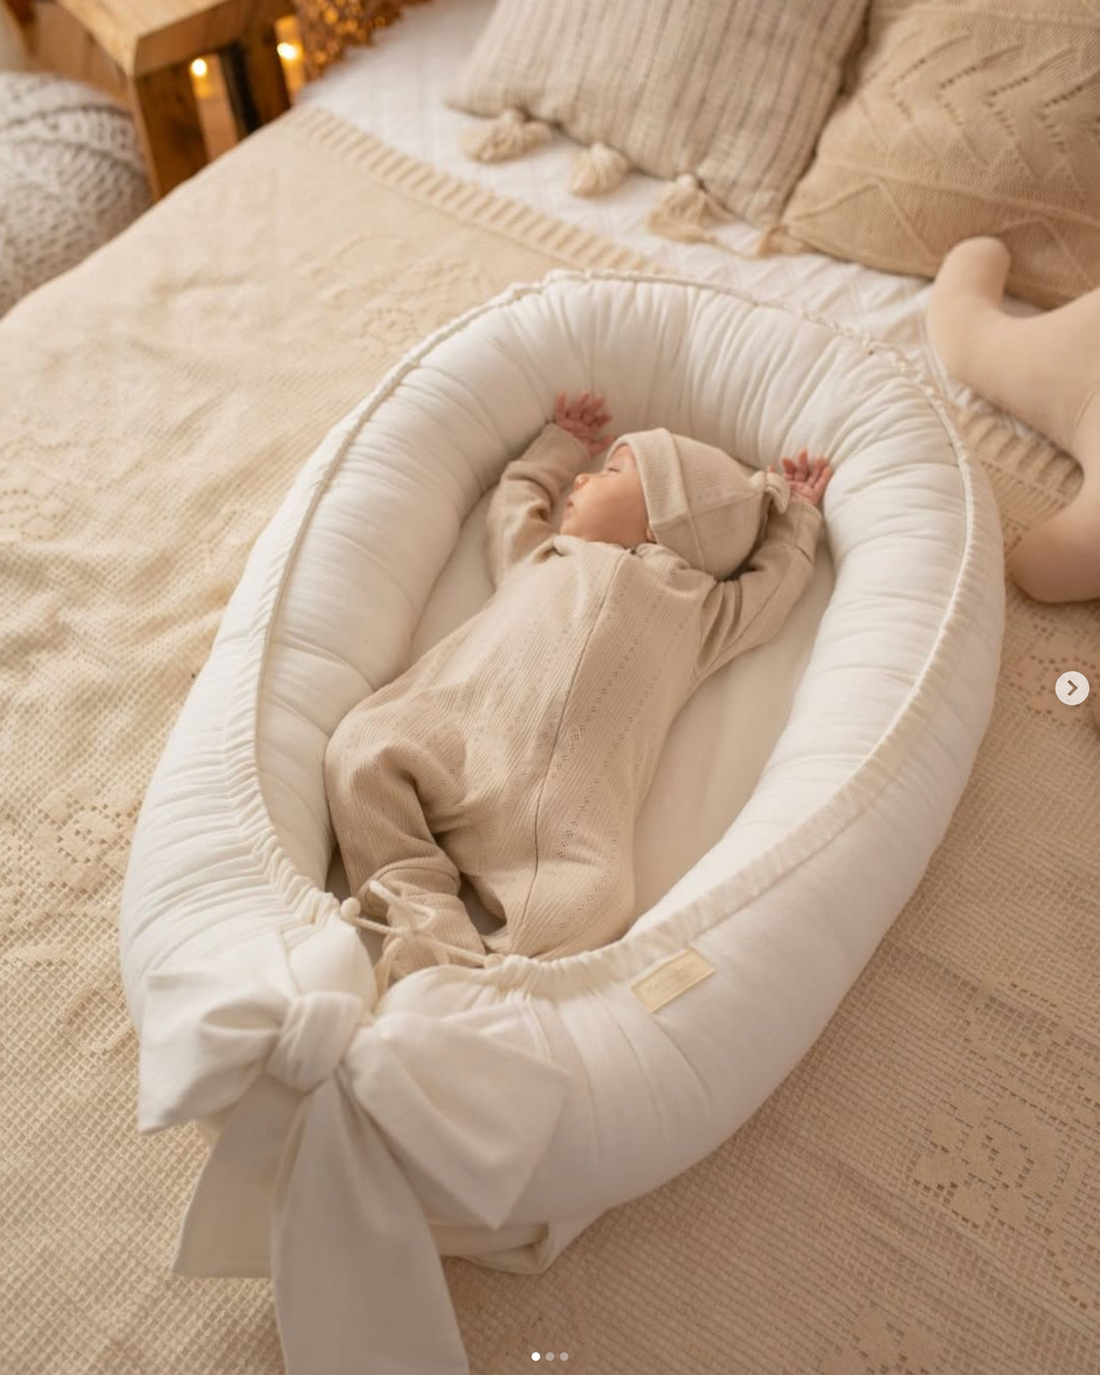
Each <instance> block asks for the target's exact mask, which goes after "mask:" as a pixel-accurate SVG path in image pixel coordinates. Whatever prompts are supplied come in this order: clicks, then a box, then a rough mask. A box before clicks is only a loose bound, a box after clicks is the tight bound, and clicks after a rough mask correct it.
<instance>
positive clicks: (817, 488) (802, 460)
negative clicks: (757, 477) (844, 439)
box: [768, 449, 833, 506]
mask: <svg viewBox="0 0 1100 1375" xmlns="http://www.w3.org/2000/svg"><path fill="white" fill-rule="evenodd" d="M782 463H783V468H784V473H783V476H784V477H785V478H786V479H787V481H788V483H790V488H791V495H792V496H795V497H801V498H802V500H803V501H808V502H809V503H810V504H811V505H812V506H817V505H818V503H819V502H820V501H821V498H822V497H823V496H824V494H825V488H826V487H828V485H829V479H830V478H831V477H832V475H833V469H832V467H831V466H830V464H829V461H828V459H826V458H815V459H814V461H813V466H812V467H811V466H810V463H809V450H808V449H800V450H799V453H798V464H797V465H795V464H794V463H793V462H792V461H791V459H789V458H784V459H783V460H782ZM768 471H769V472H773V471H774V468H773V465H772V464H770V463H769V464H768Z"/></svg>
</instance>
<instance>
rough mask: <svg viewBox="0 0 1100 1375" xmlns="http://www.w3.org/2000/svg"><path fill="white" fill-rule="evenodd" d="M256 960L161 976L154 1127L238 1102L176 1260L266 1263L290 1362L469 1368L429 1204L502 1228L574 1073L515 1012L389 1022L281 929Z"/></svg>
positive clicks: (152, 1057) (152, 986) (230, 1268)
mask: <svg viewBox="0 0 1100 1375" xmlns="http://www.w3.org/2000/svg"><path fill="white" fill-rule="evenodd" d="M346 934H350V936H351V939H352V940H353V941H356V943H357V938H356V937H355V936H354V934H353V933H348V932H347V928H344V929H343V930H341V929H340V928H331V927H330V928H324V929H323V930H322V931H321V932H319V933H318V934H317V935H316V936H315V937H314V938H313V939H315V940H323V939H329V938H331V939H332V940H333V941H334V942H340V943H341V944H342V942H343V940H344V938H345V935H346ZM253 956H254V958H253ZM249 970H250V972H249V973H247V974H246V973H241V972H239V971H237V970H232V971H224V970H221V969H218V968H215V967H213V966H212V965H205V966H199V967H195V968H184V969H167V970H161V971H158V972H156V973H153V974H151V975H150V976H149V979H148V981H147V991H146V1000H145V1010H144V1015H143V1019H142V1027H141V1038H140V1039H141V1051H140V1062H139V1091H138V1128H139V1130H140V1131H142V1132H153V1131H159V1130H160V1129H162V1128H164V1127H169V1126H172V1125H173V1124H175V1123H178V1122H185V1121H188V1120H190V1119H193V1118H208V1117H211V1116H212V1115H213V1114H216V1113H219V1112H222V1111H223V1110H226V1109H228V1110H229V1111H228V1116H227V1117H226V1118H225V1121H224V1125H223V1127H222V1130H221V1134H220V1135H219V1136H218V1138H217V1140H216V1141H215V1142H214V1144H213V1146H212V1148H211V1151H210V1154H209V1156H208V1158H207V1160H206V1163H205V1164H204V1166H203V1169H202V1173H201V1174H200V1176H199V1179H198V1182H197V1184H196V1185H195V1191H194V1194H193V1195H192V1198H191V1202H190V1204H189V1206H188V1209H187V1213H186V1215H185V1217H184V1219H183V1224H182V1228H181V1232H180V1238H179V1246H178V1249H177V1253H176V1257H175V1260H174V1261H173V1269H174V1270H175V1271H176V1272H177V1273H178V1274H186V1275H268V1274H270V1275H271V1277H272V1279H273V1280H274V1289H275V1311H276V1317H277V1322H278V1326H279V1335H280V1338H281V1340H282V1344H283V1355H284V1358H285V1361H286V1367H287V1371H288V1375H360V1372H362V1375H468V1372H469V1365H468V1363H467V1360H466V1355H465V1352H464V1351H463V1347H462V1341H461V1336H460V1333H459V1328H458V1322H457V1319H456V1317H455V1312H454V1308H453V1307H452V1305H451V1301H450V1294H449V1292H448V1289H447V1283H446V1277H445V1275H444V1273H443V1269H442V1265H441V1263H440V1257H439V1251H438V1248H437V1246H436V1244H435V1241H434V1239H433V1237H432V1234H431V1229H430V1227H429V1224H428V1221H427V1217H426V1216H425V1209H426V1208H430V1209H433V1210H438V1212H439V1215H441V1216H445V1217H446V1218H447V1219H448V1221H450V1220H455V1221H462V1220H463V1216H464V1215H466V1217H467V1218H468V1220H469V1221H470V1222H480V1223H482V1224H484V1225H485V1226H486V1227H489V1228H493V1229H495V1228H497V1227H499V1226H501V1224H502V1223H503V1222H504V1221H505V1220H506V1219H507V1217H508V1215H509V1213H510V1212H511V1209H512V1207H513V1205H514V1204H515V1202H516V1199H517V1198H518V1197H519V1195H520V1193H521V1191H522V1190H523V1188H524V1186H525V1185H526V1183H527V1181H528V1180H529V1178H530V1177H531V1174H532V1172H533V1170H534V1168H535V1166H536V1165H537V1164H538V1162H539V1160H540V1159H541V1157H542V1155H543V1153H544V1151H545V1149H546V1146H547V1143H548V1142H549V1140H550V1137H551V1135H552V1133H553V1130H554V1127H555V1125H556V1123H557V1120H558V1117H559V1115H560V1112H561V1108H562V1104H563V1102H564V1099H565V1093H566V1085H567V1083H568V1080H569V1074H568V1072H567V1071H566V1070H564V1069H562V1068H561V1067H560V1066H558V1065H556V1064H554V1063H553V1061H551V1060H548V1059H546V1058H544V1057H543V1056H541V1055H538V1054H532V1053H531V1052H530V1051H526V1050H522V1049H519V1048H518V1047H517V1046H515V1045H510V1044H508V1042H507V1040H506V1039H505V1037H506V1035H507V1034H508V1033H507V1027H508V1026H509V1025H510V1026H511V1028H512V1035H513V1036H514V1035H515V1021H514V1015H515V1014H514V1011H511V1012H510V1013H508V1014H506V1015H505V1014H502V1012H501V1009H500V1008H499V1007H498V1008H496V1009H473V1010H471V1011H470V1012H468V1013H458V1014H455V1015H450V1016H444V1017H432V1016H427V1015H425V1014H423V1013H418V1012H407V1011H399V1010H394V1011H392V1012H389V1013H384V1014H383V1015H382V1016H380V1017H379V1018H377V1019H375V1018H374V1016H373V1015H372V1013H371V1011H370V1010H369V1009H368V1007H367V1006H366V1005H365V1004H364V1002H363V1000H362V999H361V998H360V997H359V995H358V994H357V993H348V992H339V991H335V990H332V989H328V990H320V991H312V992H302V991H301V990H300V989H299V988H298V986H297V984H296V982H295V980H294V977H293V975H292V973H291V970H290V966H289V963H288V961H287V953H286V949H285V947H284V944H283V941H282V938H281V937H280V936H279V935H278V934H275V933H272V935H271V936H270V937H264V938H263V939H262V940H260V941H257V942H255V943H250V945H249ZM494 1019H495V1020H496V1021H497V1022H498V1023H499V1025H500V1028H501V1030H500V1031H499V1032H496V1033H494V1030H493V1022H494Z"/></svg>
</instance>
